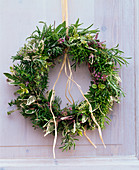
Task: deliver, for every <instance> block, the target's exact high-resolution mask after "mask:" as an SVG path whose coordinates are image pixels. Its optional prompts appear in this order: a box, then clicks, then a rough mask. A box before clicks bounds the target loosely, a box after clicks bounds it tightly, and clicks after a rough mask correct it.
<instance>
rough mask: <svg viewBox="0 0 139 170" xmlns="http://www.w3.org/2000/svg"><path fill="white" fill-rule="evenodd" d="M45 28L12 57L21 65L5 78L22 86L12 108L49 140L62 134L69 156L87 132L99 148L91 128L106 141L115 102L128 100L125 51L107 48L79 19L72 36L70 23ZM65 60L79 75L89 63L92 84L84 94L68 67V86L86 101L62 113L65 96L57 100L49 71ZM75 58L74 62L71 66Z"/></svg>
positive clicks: (72, 105) (96, 30) (64, 147)
mask: <svg viewBox="0 0 139 170" xmlns="http://www.w3.org/2000/svg"><path fill="white" fill-rule="evenodd" d="M41 23H42V24H43V27H42V30H41V29H40V28H39V27H36V30H35V31H34V32H33V33H32V34H31V36H30V37H28V38H27V40H28V42H27V43H26V44H25V45H24V46H23V47H22V48H21V49H20V50H19V51H18V52H17V54H16V55H15V56H12V60H13V62H14V61H17V62H16V64H13V66H12V67H10V71H11V73H4V74H5V76H6V77H7V78H8V79H7V81H8V82H9V84H11V85H14V86H18V87H19V89H18V90H17V91H16V92H15V95H16V99H13V100H11V102H10V103H9V105H10V106H13V105H15V106H16V107H17V110H20V113H21V114H22V115H23V116H24V117H25V118H30V120H31V121H32V123H33V127H34V128H38V127H39V128H41V129H42V130H43V131H44V133H45V135H44V136H46V135H48V134H53V135H57V133H58V134H59V133H61V134H62V143H61V147H60V148H62V150H63V151H64V150H68V149H71V147H72V146H73V147H74V148H75V141H76V140H78V138H77V136H83V133H84V135H85V136H86V137H87V139H88V140H89V142H90V143H91V144H93V143H92V141H91V140H90V139H89V137H88V136H87V135H86V130H85V129H90V130H94V129H95V128H98V130H99V134H100V137H101V140H102V142H103V139H102V134H101V129H104V128H105V122H106V123H107V124H109V121H110V118H109V117H108V113H109V110H111V109H112V106H113V104H114V102H117V103H120V99H119V97H120V95H121V94H122V95H123V96H124V92H123V91H122V89H121V87H120V85H119V82H120V81H121V79H120V77H119V65H120V67H121V66H122V65H127V64H128V62H127V61H126V59H125V58H124V57H122V56H121V55H122V54H123V52H122V51H121V50H119V49H118V45H117V46H116V47H114V48H110V49H108V48H106V44H105V42H101V41H100V40H99V39H98V33H99V30H98V29H95V30H90V28H91V27H92V25H91V26H89V27H88V28H81V27H80V26H81V24H79V19H78V20H77V21H76V23H75V24H72V25H70V26H68V35H67V34H66V30H67V27H66V22H63V23H62V24H60V25H58V26H57V27H56V28H55V24H54V25H50V26H47V25H46V23H44V22H41ZM63 55H64V56H66V57H67V58H66V57H64V60H65V61H63V63H64V62H68V68H69V70H70V68H72V69H75V71H76V67H77V66H80V65H81V64H82V63H86V64H87V66H88V70H89V73H90V76H91V82H90V86H89V91H88V92H87V93H86V94H83V92H82V90H81V88H80V86H79V85H78V84H77V83H76V82H75V81H74V80H73V78H72V72H71V70H70V73H71V74H70V75H67V72H66V68H65V73H66V75H67V77H68V82H67V87H68V85H69V84H70V81H72V82H73V83H75V84H76V85H77V86H78V88H79V90H80V91H81V93H82V95H83V97H84V99H85V100H84V101H81V102H74V101H73V102H71V104H67V106H66V107H65V108H63V109H61V108H60V104H61V102H62V101H61V99H60V97H58V96H55V97H54V89H52V90H49V91H48V77H49V69H50V68H51V67H53V68H54V66H55V65H56V60H58V61H59V62H61V60H60V58H59V56H63ZM69 58H70V60H71V61H72V62H73V64H72V66H71V67H70V62H69ZM62 66H63V64H62ZM65 67H66V64H65ZM61 71H62V68H61ZM59 75H60V73H59ZM57 80H58V79H57ZM71 97H72V96H71ZM68 100H69V101H70V99H68ZM14 111H15V109H14V110H11V111H9V112H8V115H9V114H11V113H12V112H14ZM56 130H57V131H56ZM55 142H56V141H55ZM93 145H94V147H96V146H95V144H93Z"/></svg>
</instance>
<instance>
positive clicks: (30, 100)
mask: <svg viewBox="0 0 139 170" xmlns="http://www.w3.org/2000/svg"><path fill="white" fill-rule="evenodd" d="M35 101H36V97H35V96H30V97H29V98H28V99H27V105H31V104H32V103H34V102H35Z"/></svg>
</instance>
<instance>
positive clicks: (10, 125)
mask: <svg viewBox="0 0 139 170" xmlns="http://www.w3.org/2000/svg"><path fill="white" fill-rule="evenodd" d="M60 2H61V1H60V0H51V1H48V0H47V1H45V0H43V1H41V2H40V1H39V0H35V1H27V0H24V1H23V0H17V1H10V0H4V1H1V2H0V8H1V13H0V23H1V27H0V36H1V39H0V47H1V55H2V56H1V57H0V60H1V62H0V72H1V74H2V72H4V71H5V72H6V71H9V69H8V67H9V66H10V65H11V60H10V56H11V55H14V54H15V53H16V51H17V50H18V49H19V47H21V46H22V45H23V44H24V42H25V41H24V40H25V38H26V37H27V36H28V35H30V33H31V32H32V31H33V30H34V29H35V26H36V25H38V21H40V20H43V21H46V22H47V23H48V25H49V24H50V23H53V21H54V20H56V23H57V24H58V23H60V22H61V4H60ZM77 18H80V20H81V22H84V27H86V26H88V25H89V24H92V23H95V24H94V28H100V31H101V33H100V38H101V40H106V41H107V45H108V46H109V47H112V46H115V45H116V44H117V43H119V44H120V48H121V49H122V50H124V51H125V56H132V60H130V65H129V67H128V68H123V69H122V71H121V76H122V80H123V82H122V86H123V88H124V91H126V98H124V99H123V98H122V103H121V105H117V104H116V105H115V106H114V109H113V112H112V114H111V115H110V117H111V118H112V122H111V123H110V126H107V128H106V129H105V130H104V131H103V136H104V141H105V143H106V145H107V149H104V148H103V145H102V144H101V141H100V139H99V136H98V132H97V131H96V130H95V131H94V132H87V133H88V136H89V137H90V138H91V139H92V141H93V142H94V143H96V144H97V146H98V149H97V150H95V149H94V148H93V147H92V146H91V144H90V143H88V141H87V140H86V138H85V137H83V138H81V137H80V141H79V142H77V148H76V151H70V152H67V153H66V152H64V153H62V152H61V150H58V147H59V145H60V142H61V141H60V138H58V142H57V145H58V146H57V149H56V154H57V157H58V158H71V157H95V156H112V155H113V156H115V155H135V121H134V119H135V116H134V110H135V108H134V48H133V46H134V1H132V0H122V1H120V0H86V1H84V0H71V1H69V23H70V24H71V23H73V22H75V21H76V20H77ZM7 39H8V41H7ZM7 47H8V48H7ZM59 69H60V65H57V66H56V68H55V69H53V70H52V71H51V73H50V87H52V86H53V83H54V81H55V79H56V77H57V73H58V70H59ZM74 79H75V80H76V81H77V82H78V83H79V84H80V85H81V87H82V89H83V91H84V92H86V91H87V89H88V86H89V82H90V76H89V73H88V70H87V66H85V65H84V66H83V68H82V69H78V70H77V72H76V73H74ZM65 82H66V78H65V77H64V73H62V75H61V77H60V80H59V82H58V84H57V86H56V90H57V94H58V95H61V97H62V99H63V101H64V100H65V97H64V92H62V90H63V89H64V88H65ZM0 90H1V93H0V94H1V97H0V109H1V113H2V114H1V116H0V127H1V128H0V158H25V157H28V158H36V157H39V158H42V157H45V158H52V143H53V136H51V135H50V136H47V137H46V138H44V137H43V133H42V131H41V130H40V129H38V130H36V131H35V130H34V129H33V128H32V124H31V122H30V121H29V120H25V119H24V118H23V117H22V116H21V115H19V114H18V113H17V112H16V113H13V114H12V115H11V116H7V115H6V111H7V106H8V105H7V102H8V101H9V100H10V99H12V98H13V91H14V90H13V87H12V86H9V85H7V83H6V82H5V78H4V76H2V78H1V81H0ZM72 90H73V91H72V94H73V96H74V97H75V99H76V100H77V99H78V98H79V100H82V96H81V95H80V93H79V92H78V91H77V88H76V87H75V86H73V89H72ZM76 91H77V93H76ZM2 96H3V97H2ZM63 105H64V103H63Z"/></svg>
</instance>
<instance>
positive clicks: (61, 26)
mask: <svg viewBox="0 0 139 170" xmlns="http://www.w3.org/2000/svg"><path fill="white" fill-rule="evenodd" d="M65 26H66V22H65V21H64V22H63V23H62V24H60V25H58V26H57V27H56V29H55V32H56V33H58V32H59V31H60V30H61V28H63V27H65Z"/></svg>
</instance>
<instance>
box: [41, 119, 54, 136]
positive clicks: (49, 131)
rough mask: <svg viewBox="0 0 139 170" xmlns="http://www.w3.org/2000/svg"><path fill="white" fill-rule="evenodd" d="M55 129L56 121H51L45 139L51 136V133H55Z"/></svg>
mask: <svg viewBox="0 0 139 170" xmlns="http://www.w3.org/2000/svg"><path fill="white" fill-rule="evenodd" d="M54 129H55V126H54V121H53V120H52V119H51V120H50V121H49V123H48V125H47V129H46V133H45V135H44V137H45V136H47V135H48V134H50V133H51V132H53V130H54Z"/></svg>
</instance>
